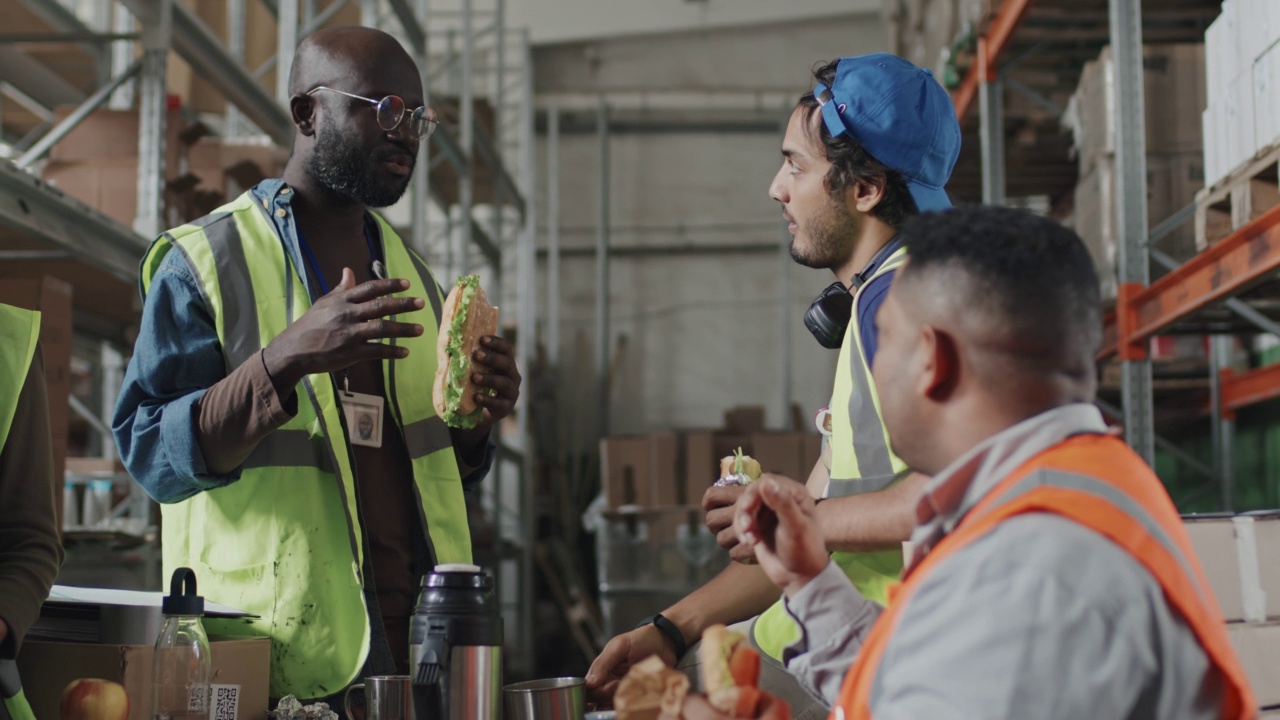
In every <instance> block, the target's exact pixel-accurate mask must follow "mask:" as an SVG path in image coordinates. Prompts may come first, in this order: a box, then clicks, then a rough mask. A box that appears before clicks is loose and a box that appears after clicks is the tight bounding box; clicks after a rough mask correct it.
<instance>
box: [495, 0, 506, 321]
mask: <svg viewBox="0 0 1280 720" xmlns="http://www.w3.org/2000/svg"><path fill="white" fill-rule="evenodd" d="M494 1H495V3H496V5H495V8H496V9H495V11H494V18H493V25H494V38H495V40H496V45H495V46H494V61H495V67H494V73H493V74H494V79H493V152H494V154H495V155H497V156H498V157H502V153H501V148H502V121H503V113H502V101H503V87H502V80H503V63H504V62H505V61H506V47H505V46H506V44H507V43H506V37H504V33H505V27H504V26H503V22H502V13H503V2H502V0H494ZM505 162H506V160H505V159H504V160H503V163H505ZM494 174H495V176H496V174H497V173H496V172H495V173H494ZM505 204H506V188H505V187H503V185H502V183H500V182H497V181H496V180H495V182H494V183H493V242H494V244H495V245H497V246H498V248H499V249H501V248H504V247H505V243H504V242H503V238H502V233H503V227H502V220H503V218H502V214H503V212H505V208H504V207H503V206H504V205H505ZM494 272H495V274H497V275H499V276H500V275H501V274H502V269H501V268H500V267H498V266H497V265H495V267H494ZM499 297H501V295H499Z"/></svg>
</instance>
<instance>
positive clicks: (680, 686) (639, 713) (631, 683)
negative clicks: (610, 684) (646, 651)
mask: <svg viewBox="0 0 1280 720" xmlns="http://www.w3.org/2000/svg"><path fill="white" fill-rule="evenodd" d="M688 694H689V677H688V676H687V675H685V674H684V673H682V672H680V671H679V670H675V669H673V668H669V667H667V665H666V663H664V662H662V658H660V657H658V656H657V655H650V656H649V657H647V658H645V659H644V660H641V661H640V662H638V663H636V664H635V665H632V666H631V669H630V670H628V671H627V675H626V677H624V678H622V682H620V683H618V692H617V693H616V694H615V695H614V696H613V705H614V708H615V709H616V710H617V711H618V720H679V718H680V717H681V710H682V708H683V707H684V699H685V697H686V696H688Z"/></svg>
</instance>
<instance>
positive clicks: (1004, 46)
mask: <svg viewBox="0 0 1280 720" xmlns="http://www.w3.org/2000/svg"><path fill="white" fill-rule="evenodd" d="M1044 5H1049V6H1054V7H1055V8H1056V6H1058V5H1060V3H1057V2H1047V3H1046V2H1040V3H1036V2H1034V0H1004V2H1002V3H1000V5H999V6H998V8H997V9H996V11H995V13H994V14H993V16H992V18H991V20H990V22H989V23H988V25H987V28H986V30H985V32H983V33H982V34H981V37H979V38H978V40H977V47H976V49H977V61H976V62H974V63H973V65H972V66H971V67H970V68H969V70H968V72H967V73H966V75H965V77H964V79H963V81H962V82H961V84H960V86H959V87H958V88H957V89H956V90H955V91H954V92H953V99H954V101H955V104H956V109H957V113H958V114H959V116H960V117H961V119H962V120H963V119H964V118H965V116H966V114H967V112H968V110H969V109H970V108H971V107H972V106H973V105H974V100H975V96H977V97H978V98H981V99H980V101H979V102H978V106H979V109H980V112H981V113H982V119H981V126H982V130H981V131H980V137H981V139H982V142H981V164H982V167H983V169H984V174H983V189H984V192H983V197H984V199H995V198H997V197H999V195H998V194H997V192H996V191H995V189H993V190H992V192H991V193H990V194H989V193H988V185H989V184H990V185H993V186H999V185H1001V184H1003V171H1004V169H1005V168H1004V167H1003V160H1004V158H1003V157H1002V140H1003V137H1002V135H1001V132H1002V128H1003V118H1002V117H1001V115H1000V107H999V104H998V103H997V102H995V101H993V100H991V99H990V97H989V95H986V96H984V91H988V92H989V91H990V90H991V89H993V88H998V83H999V81H1000V80H1001V79H1003V78H1002V74H1003V72H1004V70H1003V69H1002V68H1000V67H998V63H999V61H1000V59H1001V58H1002V56H1007V55H1011V54H1012V55H1014V56H1015V57H1014V59H1013V60H1011V61H1009V63H1008V65H1012V64H1016V63H1018V62H1020V61H1022V60H1023V59H1025V58H1026V57H1027V56H1029V55H1033V54H1035V53H1037V52H1040V51H1042V50H1043V51H1044V52H1050V51H1048V50H1044V47H1045V46H1046V45H1050V44H1052V43H1053V42H1054V39H1055V37H1056V38H1057V40H1058V41H1060V42H1066V43H1068V44H1070V34H1071V33H1072V32H1073V28H1069V27H1064V28H1062V29H1061V30H1058V31H1053V30H1046V29H1045V25H1043V24H1040V25H1038V28H1039V29H1040V33H1039V34H1038V35H1037V38H1036V40H1034V41H1032V40H1026V41H1024V42H1022V43H1021V44H1020V45H1019V46H1018V47H1014V46H1015V42H1014V41H1015V39H1016V38H1017V37H1018V32H1019V27H1020V26H1022V25H1024V24H1025V23H1027V21H1028V19H1029V18H1034V17H1036V13H1037V11H1038V9H1039V8H1040V7H1041V6H1044ZM1218 5H1219V3H1216V2H1204V3H1198V2H1194V1H1192V0H1183V1H1181V2H1173V1H1171V0H1146V2H1143V0H1109V2H1108V3H1107V10H1108V20H1109V39H1110V44H1111V46H1112V53H1113V58H1114V62H1115V68H1116V69H1115V78H1116V80H1115V85H1114V101H1115V107H1116V113H1115V118H1116V127H1115V132H1116V143H1115V145H1116V153H1117V158H1116V164H1117V181H1116V189H1115V195H1116V197H1117V198H1118V202H1117V218H1116V220H1117V223H1116V225H1117V229H1118V247H1117V250H1118V271H1119V276H1120V277H1119V281H1120V284H1119V287H1118V293H1117V298H1116V302H1115V307H1114V309H1113V310H1111V311H1109V312H1108V313H1107V315H1106V319H1105V328H1104V343H1103V349H1102V351H1101V353H1100V354H1099V360H1100V361H1102V360H1108V359H1115V360H1118V361H1119V362H1120V363H1121V372H1122V388H1121V390H1122V392H1121V397H1122V405H1123V408H1122V410H1121V412H1122V414H1123V421H1124V426H1125V433H1126V438H1127V440H1128V442H1129V443H1130V445H1131V446H1132V447H1134V449H1135V450H1137V451H1138V452H1139V454H1141V455H1142V456H1143V457H1144V458H1145V459H1146V460H1147V461H1148V462H1149V463H1151V462H1153V458H1154V449H1155V447H1156V446H1157V445H1159V446H1161V447H1162V448H1165V449H1169V448H1170V447H1171V444H1170V443H1168V442H1167V441H1162V439H1161V438H1158V437H1157V436H1156V434H1155V417H1154V410H1153V404H1154V402H1153V391H1152V378H1151V363H1150V359H1149V344H1150V340H1151V339H1152V338H1154V337H1155V336H1157V335H1159V334H1162V333H1164V332H1167V331H1169V330H1171V329H1178V330H1179V331H1183V332H1196V331H1200V332H1205V333H1209V334H1212V335H1213V340H1212V341H1211V349H1210V353H1209V355H1210V375H1211V377H1210V386H1211V389H1212V401H1211V402H1210V406H1209V407H1208V408H1207V410H1208V412H1209V413H1210V415H1211V417H1212V426H1213V438H1212V440H1213V455H1214V463H1213V468H1209V469H1207V470H1209V471H1210V472H1211V473H1212V474H1213V475H1214V476H1215V478H1214V479H1216V480H1217V481H1218V482H1219V483H1220V485H1221V491H1222V497H1221V504H1222V506H1223V508H1224V509H1232V502H1233V500H1232V491H1231V489H1232V487H1233V484H1234V478H1233V476H1232V475H1233V473H1232V462H1231V457H1232V447H1231V445H1232V435H1233V420H1234V416H1235V412H1236V411H1237V410H1239V409H1240V408H1242V407H1244V406H1247V405H1250V404H1254V403H1258V402H1262V401H1264V400H1270V399H1275V398H1280V363H1278V364H1273V365H1269V366H1265V367H1261V368H1257V369H1253V370H1250V371H1247V372H1236V371H1234V370H1232V369H1231V368H1230V338H1229V335H1227V334H1226V333H1230V332H1240V331H1246V330H1247V331H1254V332H1259V331H1260V332H1263V333H1271V334H1275V333H1276V330H1278V329H1280V327H1278V326H1277V324H1276V322H1275V320H1274V318H1271V317H1269V316H1268V315H1267V314H1265V313H1264V312H1260V311H1259V310H1258V309H1257V308H1255V307H1253V306H1251V305H1250V304H1249V303H1248V302H1245V301H1242V300H1241V299H1240V298H1238V297H1237V296H1239V295H1241V294H1242V293H1243V292H1245V291H1247V290H1249V289H1250V288H1253V287H1255V286H1257V285H1258V284H1259V283H1261V282H1263V281H1265V280H1267V279H1268V278H1270V277H1272V276H1274V275H1275V274H1276V271H1277V270H1278V269H1280V208H1277V209H1276V210H1273V211H1271V212H1268V213H1266V214H1264V215H1262V216H1261V217H1258V218H1256V219H1254V220H1253V221H1252V222H1249V223H1247V224H1244V225H1243V226H1238V227H1237V228H1236V230H1235V232H1234V233H1233V234H1231V235H1230V236H1228V237H1227V238H1225V239H1223V240H1221V241H1220V242H1218V243H1216V244H1213V245H1212V246H1210V247H1208V248H1207V249H1205V250H1203V251H1201V252H1200V253H1198V254H1197V255H1196V256H1195V257H1193V258H1191V259H1190V260H1188V261H1186V262H1184V263H1182V264H1181V265H1178V264H1177V263H1176V262H1174V261H1172V260H1171V259H1170V258H1169V257H1168V256H1166V255H1164V254H1162V253H1159V252H1158V251H1155V250H1153V249H1152V247H1151V245H1152V243H1154V242H1155V240H1157V239H1159V237H1161V236H1163V235H1164V234H1166V233H1167V232H1168V231H1169V230H1171V229H1175V228H1176V227H1177V226H1178V225H1180V224H1182V223H1185V222H1186V221H1187V220H1188V219H1189V218H1190V216H1191V214H1192V211H1193V210H1194V204H1193V205H1192V206H1190V207H1188V208H1185V209H1184V210H1182V211H1180V212H1178V213H1175V214H1174V215H1173V216H1172V217H1170V218H1169V219H1168V220H1166V221H1165V222H1163V223H1160V225H1159V226H1158V227H1156V228H1155V229H1154V230H1151V231H1148V227H1147V208H1146V169H1145V160H1146V150H1145V132H1144V128H1145V122H1144V108H1143V98H1144V92H1143V78H1142V74H1143V71H1142V67H1143V65H1142V54H1141V53H1142V42H1143V31H1144V25H1151V26H1153V27H1158V28H1159V33H1160V35H1159V36H1160V38H1161V39H1162V40H1164V41H1177V40H1194V41H1197V42H1202V41H1203V37H1202V35H1203V26H1206V25H1207V23H1208V21H1211V20H1212V19H1213V18H1214V17H1215V16H1216V15H1217V8H1218ZM1144 7H1147V8H1153V9H1154V11H1153V12H1150V13H1144V12H1143V8H1144ZM1057 9H1061V8H1057ZM1090 9H1092V8H1090ZM1081 10H1083V8H1081ZM1205 13H1208V15H1207V17H1206V15H1205ZM1054 17H1057V16H1054V15H1052V13H1047V14H1046V16H1045V17H1043V18H1041V19H1042V20H1048V19H1053V18H1054ZM1179 23H1182V25H1183V26H1185V27H1183V29H1182V30H1181V31H1179V30H1178V28H1179ZM1197 24H1199V25H1200V26H1201V30H1200V34H1201V37H1199V38H1195V37H1185V35H1186V33H1187V32H1189V31H1192V30H1194V29H1195V27H1196V25H1197ZM1179 32H1181V34H1179ZM1055 33H1056V35H1055ZM1028 45H1030V46H1031V47H1030V48H1028V47H1027V46H1028ZM1075 45H1076V46H1077V47H1076V48H1073V49H1075V50H1078V45H1079V43H1075ZM1008 65H1006V67H1007V66H1008ZM1059 79H1060V78H1059ZM1016 89H1017V91H1018V92H1021V93H1023V94H1027V93H1028V92H1031V93H1034V90H1031V89H1029V88H1025V87H1021V88H1016ZM1033 99H1034V100H1036V101H1037V102H1038V103H1044V102H1047V101H1046V100H1045V99H1044V97H1043V96H1038V97H1036V98H1033ZM988 168H991V169H992V172H990V174H988V173H987V169H988ZM1024 169H1025V168H1024ZM1152 262H1154V263H1156V265H1157V266H1158V267H1159V268H1160V269H1162V270H1167V271H1168V272H1167V274H1165V275H1164V276H1163V277H1161V278H1159V279H1158V280H1156V281H1154V282H1152V281H1151V280H1150V270H1151V263H1152ZM1175 449H1176V448H1175ZM1174 454H1175V455H1176V456H1178V457H1179V458H1180V459H1182V460H1183V461H1189V460H1191V458H1187V457H1186V456H1185V453H1180V452H1175V453H1174ZM1196 464H1198V463H1193V465H1196ZM1200 469H1201V470H1205V469H1204V468H1200Z"/></svg>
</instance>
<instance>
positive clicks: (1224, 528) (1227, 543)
mask: <svg viewBox="0 0 1280 720" xmlns="http://www.w3.org/2000/svg"><path fill="white" fill-rule="evenodd" d="M1183 520H1184V525H1185V526H1186V528H1187V535H1189V536H1190V537H1191V546H1192V547H1193V548H1194V549H1195V552H1196V557H1198V558H1199V559H1200V567H1202V568H1204V576H1205V579H1206V580H1207V581H1208V583H1209V587H1210V588H1212V589H1213V594H1214V596H1216V597H1217V598H1218V607H1220V608H1221V609H1222V614H1223V617H1224V618H1225V619H1226V620H1227V621H1228V622H1236V621H1239V620H1242V619H1244V601H1243V599H1242V595H1241V590H1240V561H1239V560H1238V558H1237V555H1236V536H1235V528H1234V526H1233V523H1232V522H1231V516H1229V515H1209V516H1200V517H1196V516H1191V517H1186V518H1183Z"/></svg>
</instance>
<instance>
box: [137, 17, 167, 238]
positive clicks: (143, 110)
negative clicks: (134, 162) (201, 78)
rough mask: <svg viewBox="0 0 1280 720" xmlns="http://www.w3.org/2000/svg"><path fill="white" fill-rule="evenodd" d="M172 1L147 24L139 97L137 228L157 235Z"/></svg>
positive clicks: (161, 216) (160, 214) (161, 214)
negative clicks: (166, 67)
mask: <svg viewBox="0 0 1280 720" xmlns="http://www.w3.org/2000/svg"><path fill="white" fill-rule="evenodd" d="M171 3H172V0H160V3H159V11H160V14H159V17H158V18H157V19H156V21H155V22H153V23H143V28H142V74H141V76H140V77H139V80H140V82H141V86H142V90H141V92H140V93H139V100H138V114H139V122H138V208H137V215H136V216H135V217H134V220H133V229H134V230H137V231H138V232H139V233H141V234H142V235H144V236H146V237H148V238H153V237H155V236H157V235H159V234H160V232H161V231H162V230H164V178H165V162H164V157H165V115H166V110H167V105H168V98H167V97H166V92H165V65H166V63H167V60H168V57H169V41H170V39H171V35H172V30H173V5H172V4H171Z"/></svg>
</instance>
